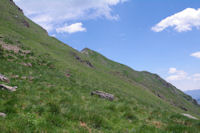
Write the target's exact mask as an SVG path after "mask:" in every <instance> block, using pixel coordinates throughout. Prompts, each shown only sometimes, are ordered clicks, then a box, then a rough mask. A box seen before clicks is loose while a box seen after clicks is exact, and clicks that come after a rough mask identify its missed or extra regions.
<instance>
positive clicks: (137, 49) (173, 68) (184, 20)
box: [14, 0, 200, 90]
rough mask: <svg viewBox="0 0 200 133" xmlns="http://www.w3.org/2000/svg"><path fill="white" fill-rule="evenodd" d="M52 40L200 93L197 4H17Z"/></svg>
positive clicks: (44, 0)
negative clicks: (56, 39) (90, 51)
mask: <svg viewBox="0 0 200 133" xmlns="http://www.w3.org/2000/svg"><path fill="white" fill-rule="evenodd" d="M14 1H15V2H16V3H17V5H19V6H20V7H21V8H22V9H23V10H24V13H25V15H26V16H28V17H29V18H30V19H32V20H33V21H34V22H36V23H38V24H40V25H41V26H42V27H44V28H45V29H46V30H47V31H48V33H49V34H50V35H51V36H55V37H56V38H58V39H59V40H61V41H63V42H65V43H66V44H68V45H70V46H72V47H73V48H75V49H77V50H81V49H83V48H85V47H88V48H90V49H92V50H95V51H98V52H100V53H101V54H103V55H104V56H106V57H108V58H110V59H112V60H114V61H117V62H120V63H123V64H126V65H128V66H130V67H132V68H133V69H135V70H139V71H142V70H146V71H150V72H153V73H157V74H159V75H160V76H162V77H163V78H164V79H166V80H167V81H169V82H170V83H172V84H174V85H175V86H176V87H178V88H179V89H181V90H192V89H200V83H199V81H200V69H199V68H200V52H199V51H200V39H199V35H200V9H199V8H200V1H198V0H14Z"/></svg>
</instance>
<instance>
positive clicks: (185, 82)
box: [166, 68, 200, 91]
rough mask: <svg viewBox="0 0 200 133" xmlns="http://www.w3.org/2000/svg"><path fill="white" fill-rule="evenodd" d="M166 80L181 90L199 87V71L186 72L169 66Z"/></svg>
mask: <svg viewBox="0 0 200 133" xmlns="http://www.w3.org/2000/svg"><path fill="white" fill-rule="evenodd" d="M168 74H169V75H168V77H166V80H167V81H168V82H170V83H172V84H173V85H175V86H176V87H177V88H179V89H180V90H182V91H186V90H195V89H200V82H199V81H200V73H194V74H188V73H187V72H185V71H183V70H177V69H176V68H169V71H168Z"/></svg>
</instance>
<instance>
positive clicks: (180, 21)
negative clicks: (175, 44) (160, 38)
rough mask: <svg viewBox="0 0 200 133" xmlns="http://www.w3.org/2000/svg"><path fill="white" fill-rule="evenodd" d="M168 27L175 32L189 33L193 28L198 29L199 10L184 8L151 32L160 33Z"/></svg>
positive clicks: (199, 25)
mask: <svg viewBox="0 0 200 133" xmlns="http://www.w3.org/2000/svg"><path fill="white" fill-rule="evenodd" d="M168 27H173V28H174V30H175V31H177V32H184V31H190V30H192V28H193V27H195V28H197V29H199V28H200V9H194V8H186V9H185V10H183V11H181V12H178V13H176V14H174V15H172V16H169V17H167V18H165V19H163V20H162V21H160V22H159V23H158V24H156V25H155V26H154V27H152V30H153V31H155V32H161V31H163V30H165V29H166V28H168Z"/></svg>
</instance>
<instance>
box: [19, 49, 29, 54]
mask: <svg viewBox="0 0 200 133" xmlns="http://www.w3.org/2000/svg"><path fill="white" fill-rule="evenodd" d="M20 51H21V52H22V53H23V54H30V53H31V51H30V50H20Z"/></svg>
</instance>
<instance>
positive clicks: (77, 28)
mask: <svg viewBox="0 0 200 133" xmlns="http://www.w3.org/2000/svg"><path fill="white" fill-rule="evenodd" d="M83 31H86V28H84V27H83V24H82V23H74V24H71V25H65V26H64V27H60V28H57V29H56V32H57V33H65V32H67V33H70V34H72V33H75V32H83Z"/></svg>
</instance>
